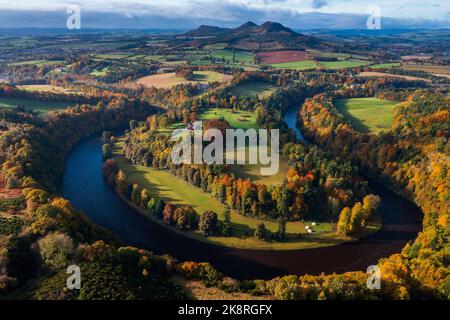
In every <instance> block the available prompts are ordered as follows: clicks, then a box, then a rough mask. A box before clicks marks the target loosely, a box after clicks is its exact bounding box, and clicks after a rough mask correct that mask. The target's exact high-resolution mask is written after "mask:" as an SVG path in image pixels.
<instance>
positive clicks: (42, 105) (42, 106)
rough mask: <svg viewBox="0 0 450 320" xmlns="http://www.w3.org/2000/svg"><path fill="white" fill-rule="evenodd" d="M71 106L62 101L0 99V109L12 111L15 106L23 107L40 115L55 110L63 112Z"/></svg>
mask: <svg viewBox="0 0 450 320" xmlns="http://www.w3.org/2000/svg"><path fill="white" fill-rule="evenodd" d="M71 105H73V103H70V102H62V101H41V100H35V99H17V98H9V97H0V109H14V108H16V107H17V106H23V107H25V108H26V109H31V110H33V111H35V112H37V113H40V114H45V113H48V112H50V111H55V110H65V109H67V107H69V106H71Z"/></svg>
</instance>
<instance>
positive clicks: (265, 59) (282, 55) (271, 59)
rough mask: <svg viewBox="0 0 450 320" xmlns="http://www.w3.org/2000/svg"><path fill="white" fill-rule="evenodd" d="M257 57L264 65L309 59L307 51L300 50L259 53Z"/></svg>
mask: <svg viewBox="0 0 450 320" xmlns="http://www.w3.org/2000/svg"><path fill="white" fill-rule="evenodd" d="M256 56H257V57H258V58H259V59H261V62H262V63H264V64H273V63H286V62H295V61H304V60H307V59H308V54H307V53H306V51H299V50H283V51H268V52H258V53H257V54H256Z"/></svg>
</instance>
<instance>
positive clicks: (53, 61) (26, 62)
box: [9, 60, 64, 67]
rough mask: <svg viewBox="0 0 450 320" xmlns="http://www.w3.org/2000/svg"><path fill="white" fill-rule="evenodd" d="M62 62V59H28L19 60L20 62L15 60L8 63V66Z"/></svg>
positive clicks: (43, 64) (48, 64) (45, 64)
mask: <svg viewBox="0 0 450 320" xmlns="http://www.w3.org/2000/svg"><path fill="white" fill-rule="evenodd" d="M60 63H64V60H30V61H21V62H15V63H10V64H9V65H10V66H23V65H32V64H34V65H36V66H38V67H40V66H51V65H55V64H60Z"/></svg>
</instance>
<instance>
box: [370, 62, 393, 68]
mask: <svg viewBox="0 0 450 320" xmlns="http://www.w3.org/2000/svg"><path fill="white" fill-rule="evenodd" d="M370 67H371V68H372V69H390V68H394V67H400V62H392V63H380V64H375V65H373V66H370Z"/></svg>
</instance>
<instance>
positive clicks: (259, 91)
mask: <svg viewBox="0 0 450 320" xmlns="http://www.w3.org/2000/svg"><path fill="white" fill-rule="evenodd" d="M276 89H277V88H276V87H275V86H273V85H271V84H269V83H266V82H262V81H261V82H256V81H253V82H246V83H244V84H241V85H238V86H237V87H234V88H233V89H232V90H231V92H230V93H231V94H232V95H235V96H238V97H254V96H258V97H260V98H261V97H263V98H264V97H269V96H271V95H272V94H273V93H274V92H275V91H276Z"/></svg>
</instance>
